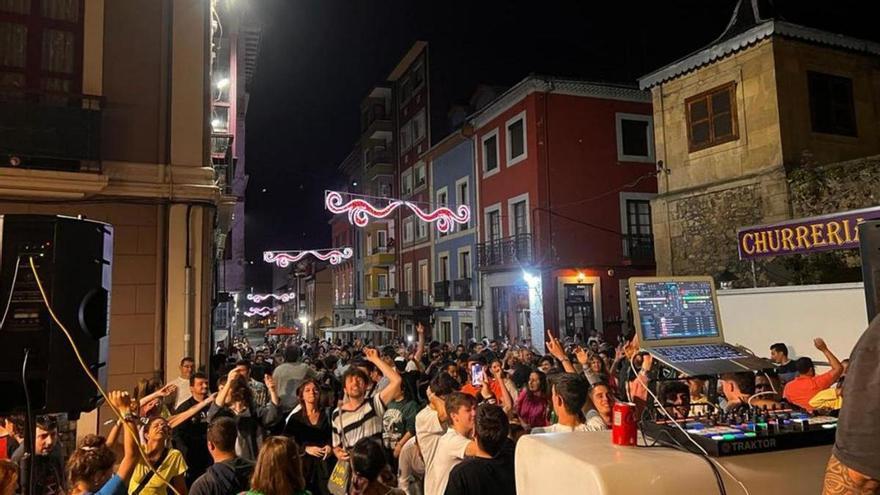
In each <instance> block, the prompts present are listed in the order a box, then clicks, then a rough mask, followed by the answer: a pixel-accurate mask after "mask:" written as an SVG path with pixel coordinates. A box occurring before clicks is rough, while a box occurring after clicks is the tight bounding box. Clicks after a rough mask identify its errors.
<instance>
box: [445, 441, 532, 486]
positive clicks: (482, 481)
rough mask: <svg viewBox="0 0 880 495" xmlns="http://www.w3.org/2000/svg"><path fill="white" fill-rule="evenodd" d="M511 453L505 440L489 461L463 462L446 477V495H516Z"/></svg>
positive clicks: (511, 449) (471, 460)
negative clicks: (447, 478)
mask: <svg viewBox="0 0 880 495" xmlns="http://www.w3.org/2000/svg"><path fill="white" fill-rule="evenodd" d="M513 451H514V446H513V442H512V441H510V440H508V441H507V443H505V444H504V446H503V447H501V452H499V453H498V455H496V456H495V457H493V458H492V459H484V458H482V457H472V458H469V459H465V460H464V461H462V462H461V463H459V464H458V465H457V466H455V467H454V468H452V471H451V472H450V473H449V483H447V485H446V495H516V478H515V477H514V471H513Z"/></svg>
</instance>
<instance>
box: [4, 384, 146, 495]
mask: <svg viewBox="0 0 880 495" xmlns="http://www.w3.org/2000/svg"><path fill="white" fill-rule="evenodd" d="M109 398H110V406H111V407H113V408H114V409H116V410H117V411H119V413H120V415H123V416H124V415H126V414H128V412H129V407H130V404H131V398H130V397H129V395H128V393H127V392H119V391H114V392H110V395H109ZM131 422H132V423H134V420H133V419H132V420H131ZM119 428H126V426H125V425H124V424H123V423H122V422H121V421H119V422H117V423H116V426H115V427H114V429H116V430H117V431H118V429H119ZM131 428H132V429H135V428H137V425H136V424H132V425H131ZM133 431H134V430H133ZM123 435H124V440H123V445H124V456H123V458H122V461H121V462H120V463H119V468H117V470H116V472H115V473H114V472H113V466H114V464H115V463H116V454H114V453H113V450H111V448H110V443H109V442H108V441H107V440H106V439H105V438H104V437H100V436H98V435H86V437H85V438H83V440H82V443H81V444H80V446H79V448H77V449H76V451H74V453H73V454H71V456H70V458H69V459H68V460H67V478H68V482H69V486H70V487H71V489H70V493H71V495H83V494H87V493H99V494H100V495H125V494H126V493H128V482H129V480H130V479H131V475H132V472H134V468H135V466H136V465H137V463H138V453H137V442H136V440H135V438H134V437H133V436H132V435H131V434H129V432H123ZM2 494H3V491H2V490H0V495H2Z"/></svg>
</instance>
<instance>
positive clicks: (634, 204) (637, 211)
mask: <svg viewBox="0 0 880 495" xmlns="http://www.w3.org/2000/svg"><path fill="white" fill-rule="evenodd" d="M626 231H627V233H628V234H629V235H632V236H636V235H637V236H651V235H652V230H651V202H650V201H647V200H643V199H628V200H626Z"/></svg>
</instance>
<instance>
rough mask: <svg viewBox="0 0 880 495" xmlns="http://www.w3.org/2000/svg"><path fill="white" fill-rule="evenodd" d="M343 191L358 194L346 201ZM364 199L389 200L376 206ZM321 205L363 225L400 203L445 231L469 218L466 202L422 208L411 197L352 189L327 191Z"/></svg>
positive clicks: (359, 225)
mask: <svg viewBox="0 0 880 495" xmlns="http://www.w3.org/2000/svg"><path fill="white" fill-rule="evenodd" d="M343 194H347V195H349V196H357V197H355V198H354V199H352V200H350V201H348V202H346V201H345V199H344V198H343V197H342V195H343ZM367 199H378V200H381V201H388V204H387V205H385V206H382V207H377V206H374V205H372V204H371V203H370V202H369V201H367ZM324 207H325V208H327V210H329V211H330V212H331V213H333V214H336V215H339V214H342V213H347V214H348V221H349V222H350V223H351V224H353V225H355V226H357V227H365V226H366V225H367V224H368V223H369V222H370V218H374V219H382V218H385V217H387V216H388V215H390V214H391V213H392V212H394V210H396V209H398V208H400V207H406V208H409V209H410V211H412V212H413V213H414V214H415V215H416V216H417V217H419V219H420V220H422V221H424V222H428V223H433V224H436V225H437V230H439V231H440V232H442V233H444V234H448V233H450V232H452V229H453V228H454V227H455V225H456V224H458V225H463V224H466V223H468V222H469V221H470V219H471V209H470V207H469V206H467V205H459V206H457V207H456V208H455V209H454V210H453V209H452V208H449V207H446V206H441V207H439V208H436V209H434V210H430V209H427V210H424V209H422V208H421V207H420V206H419V205H418V204H416V203H414V202H412V201H404V200H402V199H388V198H373V197H371V196H360V195H355V194H351V193H340V192H337V191H327V192H326V194H325V196H324Z"/></svg>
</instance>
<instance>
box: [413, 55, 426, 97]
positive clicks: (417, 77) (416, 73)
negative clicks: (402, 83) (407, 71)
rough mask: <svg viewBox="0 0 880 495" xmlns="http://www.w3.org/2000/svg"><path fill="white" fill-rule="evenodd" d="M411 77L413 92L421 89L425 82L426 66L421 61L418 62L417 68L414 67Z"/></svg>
mask: <svg viewBox="0 0 880 495" xmlns="http://www.w3.org/2000/svg"><path fill="white" fill-rule="evenodd" d="M410 77H411V78H412V89H413V90H417V89H419V87H421V85H422V83H423V82H425V65H424V64H423V63H422V62H421V60H420V61H418V62H416V65H415V67H413V70H412V74H411V76H410Z"/></svg>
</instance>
